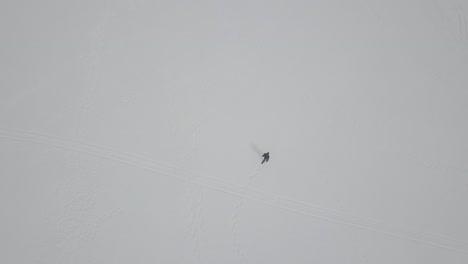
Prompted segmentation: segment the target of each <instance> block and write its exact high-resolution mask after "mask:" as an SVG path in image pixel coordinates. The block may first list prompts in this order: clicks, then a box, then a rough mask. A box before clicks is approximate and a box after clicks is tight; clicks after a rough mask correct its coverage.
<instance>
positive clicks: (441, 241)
mask: <svg viewBox="0 0 468 264" xmlns="http://www.w3.org/2000/svg"><path fill="white" fill-rule="evenodd" d="M2 137H3V138H9V139H14V140H19V141H25V142H33V143H37V144H43V145H48V146H53V147H56V148H60V149H65V150H71V151H76V152H81V153H86V154H89V155H94V156H98V157H102V158H106V159H110V160H114V161H117V162H121V163H125V164H129V165H132V166H135V167H138V168H142V169H147V170H150V171H154V172H156V173H158V174H163V175H166V176H168V177H176V178H179V179H181V180H183V181H184V182H185V181H187V182H190V183H192V184H197V185H200V186H205V187H207V188H210V189H214V190H217V191H220V192H223V193H226V194H229V195H234V196H238V197H240V198H241V201H240V202H239V203H238V205H237V206H236V209H235V211H234V213H233V215H232V232H233V235H234V237H235V240H237V239H236V237H237V236H238V234H237V233H238V231H237V228H238V222H239V214H240V211H241V210H242V207H243V205H244V202H245V200H252V201H257V202H261V203H263V204H267V205H269V206H272V207H275V208H279V209H283V210H288V211H291V212H295V213H297V214H300V215H303V216H307V217H313V218H317V219H321V220H324V221H327V222H332V223H336V224H340V225H345V226H348V227H350V228H357V229H362V230H367V231H371V232H376V233H379V234H384V235H388V236H392V237H397V238H400V239H404V240H409V241H416V242H419V243H423V244H427V245H431V246H434V247H438V248H444V249H449V250H454V251H458V252H463V253H465V254H467V253H468V246H467V245H466V244H465V243H463V242H461V241H456V240H453V239H450V238H447V237H442V236H439V235H435V234H429V233H422V232H414V231H411V230H408V229H404V228H400V227H396V226H392V225H389V224H385V223H381V222H377V221H373V220H371V219H364V218H359V217H354V216H350V215H346V214H343V213H341V212H338V211H333V210H329V209H323V208H319V207H314V206H311V205H308V204H305V203H302V202H298V201H295V200H292V199H289V198H287V197H282V196H278V195H274V194H268V193H265V192H261V191H258V190H255V189H253V188H252V186H251V185H252V181H253V179H254V178H255V176H256V175H257V174H258V172H259V170H260V168H261V166H258V167H257V168H256V169H255V171H254V172H253V173H252V175H250V176H249V182H248V184H247V185H246V186H240V185H235V184H231V183H227V182H222V181H219V180H217V179H214V178H211V177H207V176H202V175H197V174H194V173H192V172H189V171H187V170H182V169H179V168H177V167H175V166H173V165H168V164H163V163H160V162H156V161H153V160H151V159H148V158H145V157H141V156H138V155H134V154H131V153H126V152H120V151H116V150H112V149H110V148H106V147H102V146H97V145H91V144H86V143H81V142H78V141H74V140H69V139H65V138H60V137H55V136H50V135H42V134H38V133H32V132H27V131H21V130H13V129H6V128H0V138H2ZM201 200H202V197H201V198H199V199H198V200H197V201H196V206H195V209H194V212H193V216H192V217H194V219H193V221H192V227H193V229H192V237H193V239H194V240H195V241H197V248H196V251H199V248H198V247H199V238H198V233H199V232H200V230H202V229H203V228H202V226H200V225H201V224H200V223H201V222H200V223H199V224H195V222H194V221H196V220H195V219H198V218H199V217H200V214H201ZM196 226H198V227H196ZM236 248H237V249H236V250H237V253H238V255H239V257H240V258H241V260H242V261H243V262H245V258H246V256H245V252H243V251H242V250H241V247H240V244H239V241H237V242H236Z"/></svg>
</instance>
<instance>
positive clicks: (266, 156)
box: [262, 152, 270, 164]
mask: <svg viewBox="0 0 468 264" xmlns="http://www.w3.org/2000/svg"><path fill="white" fill-rule="evenodd" d="M262 157H263V161H262V164H263V163H264V162H268V160H269V159H270V152H267V153H265V154H263V155H262Z"/></svg>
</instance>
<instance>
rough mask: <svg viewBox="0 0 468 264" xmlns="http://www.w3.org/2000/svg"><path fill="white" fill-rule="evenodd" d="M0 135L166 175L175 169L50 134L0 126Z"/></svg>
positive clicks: (142, 158)
mask: <svg viewBox="0 0 468 264" xmlns="http://www.w3.org/2000/svg"><path fill="white" fill-rule="evenodd" d="M0 137H8V138H14V139H17V140H23V141H29V142H35V143H39V144H44V145H49V146H53V147H57V148H61V149H68V150H73V151H77V152H82V153H87V154H90V155H94V156H98V157H103V158H107V159H110V160H115V161H118V162H122V163H127V164H130V165H134V166H136V167H140V168H145V169H150V170H153V171H157V172H160V173H163V174H168V175H171V173H173V172H174V171H175V170H176V168H175V167H174V166H171V165H167V164H161V163H157V162H155V161H153V160H149V159H146V158H144V157H140V156H137V155H134V154H129V153H125V152H119V151H115V150H112V149H109V148H106V147H102V146H96V145H92V144H85V143H81V142H79V141H74V140H69V139H64V138H60V137H55V136H50V135H41V134H37V133H32V132H25V131H20V130H12V129H5V128H0Z"/></svg>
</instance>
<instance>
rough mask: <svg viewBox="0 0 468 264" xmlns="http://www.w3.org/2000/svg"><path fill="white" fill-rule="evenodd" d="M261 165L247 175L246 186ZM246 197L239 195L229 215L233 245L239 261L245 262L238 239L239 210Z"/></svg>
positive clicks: (245, 258)
mask: <svg viewBox="0 0 468 264" xmlns="http://www.w3.org/2000/svg"><path fill="white" fill-rule="evenodd" d="M261 166H262V165H259V166H257V168H256V169H255V171H254V173H252V174H251V175H250V176H249V181H248V183H247V188H250V187H251V185H252V183H253V180H254V178H255V176H257V174H258V172H259V170H260V168H261ZM246 198H247V197H245V196H240V201H239V203H238V204H237V206H236V207H235V208H234V213H233V214H232V217H231V219H232V227H231V231H232V236H233V240H234V247H235V251H236V253H237V255H238V257H239V259H240V261H241V263H247V255H246V253H245V252H244V251H243V250H242V247H241V243H240V239H239V215H240V212H241V210H242V208H243V207H244V203H245V199H246Z"/></svg>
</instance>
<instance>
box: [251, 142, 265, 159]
mask: <svg viewBox="0 0 468 264" xmlns="http://www.w3.org/2000/svg"><path fill="white" fill-rule="evenodd" d="M250 148H251V149H252V150H253V151H254V152H255V153H256V154H257V155H258V156H260V157H261V156H262V155H263V151H261V150H260V149H259V148H258V146H257V145H255V144H254V143H250Z"/></svg>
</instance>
